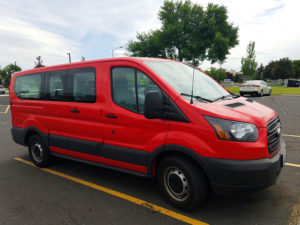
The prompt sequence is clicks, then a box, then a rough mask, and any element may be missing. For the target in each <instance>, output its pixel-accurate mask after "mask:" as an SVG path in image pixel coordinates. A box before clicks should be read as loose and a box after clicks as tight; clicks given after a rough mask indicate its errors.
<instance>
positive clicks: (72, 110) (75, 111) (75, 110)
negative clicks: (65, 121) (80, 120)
mask: <svg viewBox="0 0 300 225" xmlns="http://www.w3.org/2000/svg"><path fill="white" fill-rule="evenodd" d="M70 112H71V113H80V111H79V110H77V109H71V110H70Z"/></svg>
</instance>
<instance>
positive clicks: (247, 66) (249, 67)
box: [241, 41, 257, 79]
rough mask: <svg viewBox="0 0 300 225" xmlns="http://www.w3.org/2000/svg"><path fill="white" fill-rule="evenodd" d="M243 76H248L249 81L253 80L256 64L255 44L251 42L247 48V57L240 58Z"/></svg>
mask: <svg viewBox="0 0 300 225" xmlns="http://www.w3.org/2000/svg"><path fill="white" fill-rule="evenodd" d="M241 63H242V68H241V71H242V72H243V74H244V76H248V77H250V78H251V79H255V76H256V68H257V62H256V61H255V42H254V41H253V42H251V41H250V43H249V44H248V46H247V56H246V58H244V57H242V60H241Z"/></svg>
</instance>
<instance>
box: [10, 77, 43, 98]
mask: <svg viewBox="0 0 300 225" xmlns="http://www.w3.org/2000/svg"><path fill="white" fill-rule="evenodd" d="M41 84H42V76H41V74H30V75H24V76H18V77H16V81H15V86H14V91H15V94H16V95H17V96H18V97H19V98H21V99H41V96H42V95H41Z"/></svg>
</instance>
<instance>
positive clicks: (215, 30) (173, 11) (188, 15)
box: [127, 0, 238, 65]
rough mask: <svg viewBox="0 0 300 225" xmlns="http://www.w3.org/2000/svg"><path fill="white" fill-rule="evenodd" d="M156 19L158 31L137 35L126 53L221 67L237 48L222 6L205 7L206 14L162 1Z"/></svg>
mask: <svg viewBox="0 0 300 225" xmlns="http://www.w3.org/2000/svg"><path fill="white" fill-rule="evenodd" d="M158 18H159V20H160V21H161V23H162V27H161V29H159V30H154V31H149V32H147V33H138V34H137V41H132V40H130V41H129V42H128V46H127V50H128V51H129V52H130V53H131V55H132V56H142V57H145V56H148V57H164V58H172V59H176V60H180V61H186V62H189V63H192V64H193V65H199V63H200V62H201V61H203V60H204V59H207V60H209V61H211V62H212V63H215V62H219V63H222V62H224V60H225V59H226V56H227V55H228V54H229V49H231V48H233V47H234V46H236V45H237V44H238V28H237V27H234V26H233V24H232V23H229V22H228V16H227V9H226V8H225V7H224V6H219V5H215V4H208V6H207V8H206V10H205V9H203V7H202V6H200V5H198V4H192V3H191V1H189V0H187V1H177V2H173V1H169V0H167V1H165V2H164V4H163V6H162V7H161V9H160V11H159V13H158Z"/></svg>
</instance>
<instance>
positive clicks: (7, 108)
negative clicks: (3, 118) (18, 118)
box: [0, 105, 10, 114]
mask: <svg viewBox="0 0 300 225" xmlns="http://www.w3.org/2000/svg"><path fill="white" fill-rule="evenodd" d="M0 106H6V105H0ZM9 108H10V105H8V106H7V107H6V109H5V111H4V112H0V113H1V114H6V113H8V110H9Z"/></svg>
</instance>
